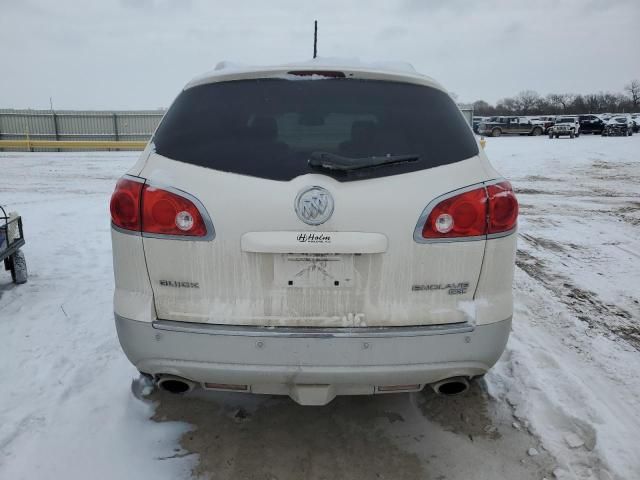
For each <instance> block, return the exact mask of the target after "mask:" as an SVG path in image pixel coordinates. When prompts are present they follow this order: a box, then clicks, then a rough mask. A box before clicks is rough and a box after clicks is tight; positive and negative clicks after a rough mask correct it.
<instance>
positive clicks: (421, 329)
mask: <svg viewBox="0 0 640 480" xmlns="http://www.w3.org/2000/svg"><path fill="white" fill-rule="evenodd" d="M115 315H116V316H118V315H117V314H115ZM151 325H152V326H153V328H155V329H156V330H165V331H170V332H181V333H198V334H206V335H227V336H240V337H278V338H390V337H424V336H431V335H451V334H456V333H470V332H473V331H474V330H475V326H474V325H473V324H471V323H470V322H461V323H452V324H444V325H428V326H415V327H414V326H412V327H349V328H322V327H317V328H313V327H250V326H242V325H218V324H206V323H193V322H176V321H173V320H154V321H153V322H152V323H151Z"/></svg>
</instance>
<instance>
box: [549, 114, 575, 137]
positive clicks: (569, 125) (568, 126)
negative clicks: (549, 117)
mask: <svg viewBox="0 0 640 480" xmlns="http://www.w3.org/2000/svg"><path fill="white" fill-rule="evenodd" d="M562 135H568V136H569V138H575V137H579V136H580V122H579V121H578V117H569V116H564V117H558V118H556V122H555V124H554V125H553V127H551V128H550V129H549V138H554V137H555V138H560V137H561V136H562Z"/></svg>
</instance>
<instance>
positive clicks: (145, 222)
mask: <svg viewBox="0 0 640 480" xmlns="http://www.w3.org/2000/svg"><path fill="white" fill-rule="evenodd" d="M142 231H143V232H144V233H156V234H160V235H181V236H192V237H204V236H205V235H206V234H207V226H206V225H205V223H204V219H203V218H202V215H201V214H200V211H199V210H198V207H196V206H195V205H194V203H193V202H192V201H191V200H189V199H187V198H185V197H183V196H181V195H178V194H176V193H173V192H169V191H167V190H162V189H161V188H156V187H153V186H150V185H145V186H144V187H143V191H142Z"/></svg>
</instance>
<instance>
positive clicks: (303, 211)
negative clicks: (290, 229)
mask: <svg viewBox="0 0 640 480" xmlns="http://www.w3.org/2000/svg"><path fill="white" fill-rule="evenodd" d="M294 207H295V209H296V213H297V214H298V218H299V219H300V220H302V221H303V222H304V223H306V224H308V225H321V224H323V223H324V222H326V221H327V220H329V218H331V215H332V214H333V197H332V196H331V194H330V193H329V192H328V191H327V190H326V189H324V188H322V187H309V188H305V189H304V190H302V191H301V192H300V193H298V196H296V201H295V204H294Z"/></svg>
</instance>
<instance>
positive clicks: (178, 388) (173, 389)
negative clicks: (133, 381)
mask: <svg viewBox="0 0 640 480" xmlns="http://www.w3.org/2000/svg"><path fill="white" fill-rule="evenodd" d="M157 383H158V388H160V389H161V390H164V391H165V392H169V393H173V394H176V395H182V394H185V393H189V392H190V391H192V390H193V389H194V388H195V386H196V384H195V383H194V382H192V381H191V380H187V379H186V378H182V377H178V376H176V375H161V376H160V378H159V379H158V382H157Z"/></svg>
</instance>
